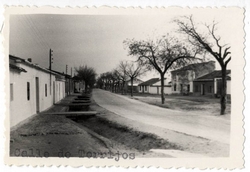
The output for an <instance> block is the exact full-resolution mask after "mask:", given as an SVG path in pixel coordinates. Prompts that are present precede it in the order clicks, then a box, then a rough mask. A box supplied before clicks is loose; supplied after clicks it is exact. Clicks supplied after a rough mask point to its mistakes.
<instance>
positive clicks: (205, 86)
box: [194, 70, 231, 97]
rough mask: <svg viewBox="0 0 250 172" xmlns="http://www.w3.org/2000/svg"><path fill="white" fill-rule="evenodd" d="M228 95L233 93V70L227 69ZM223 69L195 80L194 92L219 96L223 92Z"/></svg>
mask: <svg viewBox="0 0 250 172" xmlns="http://www.w3.org/2000/svg"><path fill="white" fill-rule="evenodd" d="M226 74H227V76H226V80H227V95H228V96H229V97H230V95H231V70H227V71H226ZM221 87H222V83H221V70H215V71H213V72H211V73H209V74H206V75H203V76H201V77H199V78H196V79H195V80H194V94H195V95H204V96H206V95H207V96H215V97H219V96H220V94H221Z"/></svg>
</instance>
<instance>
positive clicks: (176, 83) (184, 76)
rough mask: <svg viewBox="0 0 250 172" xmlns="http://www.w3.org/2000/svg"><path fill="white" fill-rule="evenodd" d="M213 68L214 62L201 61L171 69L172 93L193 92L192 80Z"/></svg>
mask: <svg viewBox="0 0 250 172" xmlns="http://www.w3.org/2000/svg"><path fill="white" fill-rule="evenodd" d="M214 70H215V62H214V61H209V62H203V63H196V64H190V65H187V66H184V67H182V68H180V69H177V70H174V71H171V83H172V86H171V90H172V94H193V90H194V85H193V81H194V80H195V79H196V78H199V77H201V76H203V75H206V74H208V73H211V72H212V71H214Z"/></svg>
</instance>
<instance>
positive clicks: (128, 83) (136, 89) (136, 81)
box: [125, 78, 143, 93]
mask: <svg viewBox="0 0 250 172" xmlns="http://www.w3.org/2000/svg"><path fill="white" fill-rule="evenodd" d="M142 82H143V81H142V80H140V79H138V78H134V79H133V88H132V85H131V80H127V81H126V83H125V90H127V92H131V89H133V92H135V93H138V92H139V86H138V85H139V84H140V83H142Z"/></svg>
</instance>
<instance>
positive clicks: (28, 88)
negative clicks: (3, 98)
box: [27, 82, 30, 100]
mask: <svg viewBox="0 0 250 172" xmlns="http://www.w3.org/2000/svg"><path fill="white" fill-rule="evenodd" d="M27 100H30V83H29V82H27Z"/></svg>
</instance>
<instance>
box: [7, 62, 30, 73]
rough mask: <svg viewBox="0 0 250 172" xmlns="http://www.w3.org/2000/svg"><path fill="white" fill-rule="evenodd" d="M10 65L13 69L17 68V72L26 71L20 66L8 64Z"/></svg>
mask: <svg viewBox="0 0 250 172" xmlns="http://www.w3.org/2000/svg"><path fill="white" fill-rule="evenodd" d="M9 66H10V69H14V70H17V71H19V72H27V71H26V70H25V69H23V68H21V67H18V66H16V65H13V64H9Z"/></svg>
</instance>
